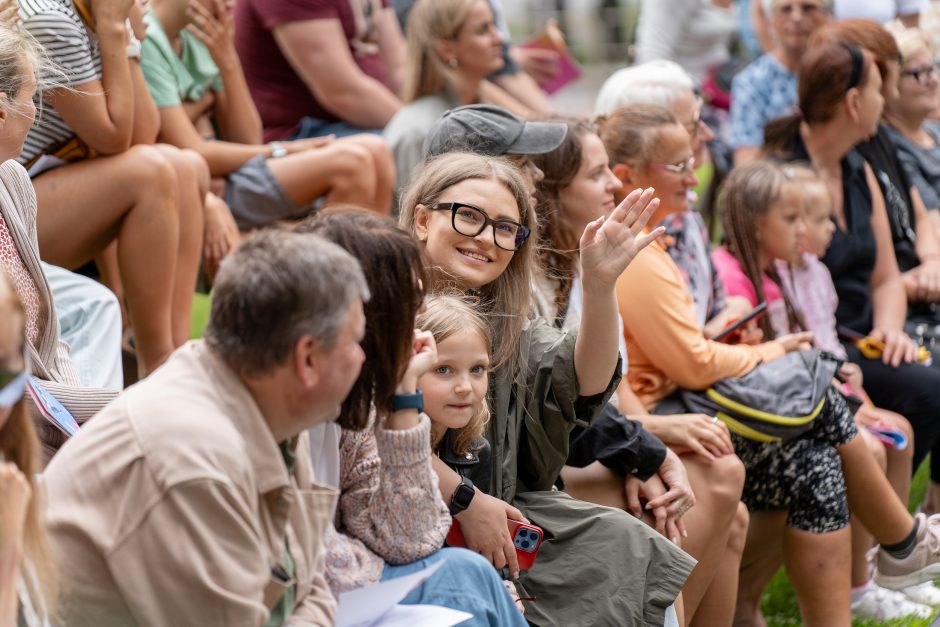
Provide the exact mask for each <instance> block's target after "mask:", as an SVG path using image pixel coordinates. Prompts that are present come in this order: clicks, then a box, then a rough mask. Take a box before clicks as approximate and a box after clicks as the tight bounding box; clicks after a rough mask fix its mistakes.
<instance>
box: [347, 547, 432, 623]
mask: <svg viewBox="0 0 940 627" xmlns="http://www.w3.org/2000/svg"><path fill="white" fill-rule="evenodd" d="M443 563H444V560H440V561H438V562H435V563H434V564H431V565H430V566H428V567H427V568H423V569H421V570H419V571H417V572H415V573H412V574H410V575H405V576H404V577H398V578H396V579H390V580H388V581H382V582H379V583H377V584H373V585H371V586H364V587H362V588H356V589H355V590H350V591H349V592H342V593H340V595H339V607H337V609H336V627H367V626H370V625H374V624H376V621H378V620H379V618H381V617H382V616H384V615H385V614H386V613H388V612H389V611H390V610H391V609H392V608H393V607H395V606H396V605H397V604H398V602H399V601H401V600H402V599H404V598H405V597H406V596H408V593H409V592H411V591H412V590H414V589H415V588H417V587H418V586H419V585H421V584H422V583H423V582H424V581H425V580H426V579H427V578H428V577H430V576H431V575H433V574H434V573H435V571H437V569H438V568H440V567H441V565H442V564H443Z"/></svg>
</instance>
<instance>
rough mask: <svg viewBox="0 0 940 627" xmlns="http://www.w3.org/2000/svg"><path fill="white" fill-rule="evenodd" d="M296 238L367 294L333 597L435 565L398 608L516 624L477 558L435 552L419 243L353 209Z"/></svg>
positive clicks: (428, 362)
mask: <svg viewBox="0 0 940 627" xmlns="http://www.w3.org/2000/svg"><path fill="white" fill-rule="evenodd" d="M297 230H299V231H301V232H312V233H316V234H318V235H320V236H322V237H325V238H326V239H328V240H330V241H332V242H334V243H336V244H338V245H340V246H341V247H343V248H345V249H346V250H347V251H349V252H350V253H351V254H352V255H353V256H354V257H356V259H358V260H359V263H360V265H361V266H362V270H363V274H364V275H365V277H366V281H367V282H368V284H369V291H370V299H369V301H368V302H367V303H365V304H364V307H363V309H364V313H365V320H366V325H365V327H366V328H365V336H364V339H363V342H362V348H363V351H364V352H365V361H364V363H363V369H362V371H361V373H360V375H359V378H358V379H357V381H356V383H355V384H354V386H353V389H352V391H351V393H350V395H349V396H348V397H347V399H346V401H345V402H344V403H343V407H342V410H341V413H340V417H339V423H340V425H341V426H342V427H343V431H342V434H341V436H340V438H339V459H338V465H339V468H338V471H336V469H334V472H335V473H336V475H338V485H337V488H338V489H339V490H340V498H339V503H338V505H337V516H336V529H335V534H333V537H332V538H330V539H328V540H327V541H326V542H325V545H326V547H327V552H326V576H327V580H328V581H329V583H330V588H331V589H332V590H333V593H334V594H339V593H341V592H345V591H347V590H351V589H353V588H358V587H361V586H364V585H369V584H373V583H376V582H378V581H380V580H384V579H393V578H395V577H400V576H403V575H407V574H409V573H410V572H413V571H416V570H419V569H421V568H424V567H426V566H428V565H429V564H431V563H433V562H436V561H441V560H443V561H444V565H443V566H442V567H441V569H440V570H439V571H438V572H437V573H435V575H434V577H433V578H431V579H429V580H428V581H427V582H426V583H424V584H423V585H421V586H420V587H419V588H417V589H416V590H415V591H413V592H411V593H410V594H409V596H408V597H406V599H405V601H404V602H405V603H425V604H432V605H442V606H445V607H450V608H453V609H458V610H463V611H466V612H470V613H471V614H473V615H474V618H473V619H472V622H470V623H467V624H470V625H475V626H479V627H482V626H486V625H490V626H493V627H496V626H502V625H520V626H521V625H525V621H524V620H523V618H522V615H521V614H520V612H519V610H517V609H516V607H515V605H514V603H513V601H512V599H511V598H510V596H509V594H508V593H507V591H506V589H505V588H504V586H503V584H502V583H501V581H500V578H499V576H498V575H497V573H496V571H495V570H494V569H493V568H492V566H490V564H489V563H488V562H487V561H486V560H485V559H483V558H482V557H481V556H479V555H476V554H474V553H472V552H471V551H467V550H465V549H457V548H447V549H441V546H442V545H443V544H444V537H445V536H446V535H447V531H448V529H449V528H450V522H451V520H450V515H449V514H448V513H447V508H446V507H445V505H444V503H443V502H442V501H441V498H440V495H439V493H438V487H437V478H436V476H435V475H434V472H433V471H432V470H431V462H430V460H431V423H430V420H429V419H428V417H427V415H425V414H424V412H423V403H422V402H421V396H420V393H419V392H418V389H417V383H418V378H419V377H420V376H421V375H422V374H424V373H425V372H427V371H428V370H429V369H430V368H431V367H432V366H433V365H434V363H435V361H436V360H437V349H436V347H435V344H434V338H433V337H432V336H431V335H430V333H427V332H424V331H420V330H416V329H415V327H414V324H415V316H417V314H418V310H419V309H420V307H421V304H422V301H423V293H424V287H423V286H424V285H425V284H426V283H427V277H426V274H425V270H424V263H423V259H422V256H421V251H420V249H419V248H418V245H417V243H416V242H415V241H414V239H412V238H411V237H410V236H409V234H408V233H406V232H405V231H403V230H401V229H399V228H398V227H397V226H396V225H395V224H394V223H393V222H392V221H390V220H388V219H385V218H382V217H379V216H377V215H376V214H375V213H374V212H369V211H366V210H364V209H356V208H352V207H343V208H339V209H335V208H334V209H330V210H327V211H324V212H321V213H320V214H318V215H317V216H315V217H313V218H311V219H308V220H307V221H305V222H303V223H301V224H300V225H299V226H298V227H297ZM311 435H312V436H313V440H314V441H315V442H317V441H318V440H322V438H318V434H317V433H313V434H311ZM316 448H317V447H313V450H316ZM321 448H322V446H321ZM317 461H318V460H314V462H315V463H316V462H317ZM330 474H332V473H330ZM318 476H319V475H318Z"/></svg>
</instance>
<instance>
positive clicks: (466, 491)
mask: <svg viewBox="0 0 940 627" xmlns="http://www.w3.org/2000/svg"><path fill="white" fill-rule="evenodd" d="M475 494H476V489H474V487H473V482H472V481H470V478H469V477H463V476H461V477H460V484H459V485H458V486H457V489H456V490H454V493H453V494H452V495H451V497H450V503H448V504H447V509H449V510H450V515H451V516H456V515H457V514H459V513H460V512H462V511H464V510H465V509H467V508H468V507H470V502H471V501H472V500H473V497H474V495H475Z"/></svg>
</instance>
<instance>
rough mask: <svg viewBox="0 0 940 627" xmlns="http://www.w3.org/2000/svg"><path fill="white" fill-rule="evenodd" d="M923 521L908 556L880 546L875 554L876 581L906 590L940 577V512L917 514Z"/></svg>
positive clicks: (886, 586) (887, 586) (917, 517)
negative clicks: (900, 556)
mask: <svg viewBox="0 0 940 627" xmlns="http://www.w3.org/2000/svg"><path fill="white" fill-rule="evenodd" d="M915 518H916V519H917V520H918V521H919V522H920V527H919V529H918V532H917V536H918V538H917V545H916V546H915V547H914V550H913V552H911V554H910V555H908V556H907V557H905V558H904V559H898V558H896V557H892V556H891V555H889V554H888V553H887V552H886V551H885V550H884V549H881V548H879V550H878V553H877V555H876V557H875V575H874V580H875V583H877V584H878V585H879V586H884V587H885V588H890V589H891V590H903V589H904V588H907V587H910V586H916V585H917V584H920V583H924V582H925V581H932V580H934V579H937V578H938V577H940V515H937V514H934V515H933V516H931V517H929V518H928V517H926V516H924V515H923V514H917V516H916V517H915Z"/></svg>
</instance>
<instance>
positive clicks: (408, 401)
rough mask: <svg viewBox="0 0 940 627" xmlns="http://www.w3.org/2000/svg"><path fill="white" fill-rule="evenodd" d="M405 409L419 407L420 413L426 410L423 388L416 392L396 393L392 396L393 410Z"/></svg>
mask: <svg viewBox="0 0 940 627" xmlns="http://www.w3.org/2000/svg"><path fill="white" fill-rule="evenodd" d="M403 409H417V410H418V412H419V413H420V412H423V411H424V394H422V393H421V390H418V391H417V392H415V393H414V394H396V395H395V396H393V397H392V411H393V412H396V411H402V410H403Z"/></svg>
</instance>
